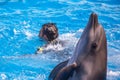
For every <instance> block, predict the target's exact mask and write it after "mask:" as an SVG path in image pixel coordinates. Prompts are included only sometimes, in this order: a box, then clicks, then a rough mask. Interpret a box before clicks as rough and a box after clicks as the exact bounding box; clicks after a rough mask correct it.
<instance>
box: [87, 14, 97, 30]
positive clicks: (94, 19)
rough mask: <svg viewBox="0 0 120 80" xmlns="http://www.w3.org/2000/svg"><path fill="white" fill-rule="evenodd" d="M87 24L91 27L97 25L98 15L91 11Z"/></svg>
mask: <svg viewBox="0 0 120 80" xmlns="http://www.w3.org/2000/svg"><path fill="white" fill-rule="evenodd" d="M88 25H89V27H93V28H95V27H97V25H98V16H97V14H96V13H94V12H93V13H92V14H91V15H90V18H89V22H88Z"/></svg>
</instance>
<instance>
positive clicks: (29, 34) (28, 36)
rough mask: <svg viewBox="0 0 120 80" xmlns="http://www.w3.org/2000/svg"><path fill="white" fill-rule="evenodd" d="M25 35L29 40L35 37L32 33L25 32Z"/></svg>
mask: <svg viewBox="0 0 120 80" xmlns="http://www.w3.org/2000/svg"><path fill="white" fill-rule="evenodd" d="M24 33H25V35H26V36H27V39H31V38H32V37H33V36H34V34H33V33H32V32H30V31H24Z"/></svg>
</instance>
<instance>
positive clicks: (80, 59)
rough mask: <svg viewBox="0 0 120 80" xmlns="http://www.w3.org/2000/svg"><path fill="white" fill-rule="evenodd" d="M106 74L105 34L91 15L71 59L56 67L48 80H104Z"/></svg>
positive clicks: (96, 18)
mask: <svg viewBox="0 0 120 80" xmlns="http://www.w3.org/2000/svg"><path fill="white" fill-rule="evenodd" d="M106 72H107V41H106V34H105V31H104V29H103V27H102V25H101V24H99V23H98V17H97V14H95V13H92V14H91V15H90V18H89V21H88V24H87V26H86V28H85V29H84V31H83V33H82V35H81V38H80V40H79V41H78V43H77V45H76V48H75V51H74V53H73V55H72V57H71V58H70V59H69V60H67V61H64V62H62V63H60V64H59V65H57V66H56V67H55V68H54V69H53V70H52V72H51V74H50V75H49V80H106Z"/></svg>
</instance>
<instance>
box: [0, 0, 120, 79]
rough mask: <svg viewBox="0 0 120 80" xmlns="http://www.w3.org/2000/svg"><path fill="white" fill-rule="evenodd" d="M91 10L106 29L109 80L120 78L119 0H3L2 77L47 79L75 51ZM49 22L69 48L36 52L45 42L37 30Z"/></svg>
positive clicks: (0, 26)
mask: <svg viewBox="0 0 120 80" xmlns="http://www.w3.org/2000/svg"><path fill="white" fill-rule="evenodd" d="M5 1H6V2H5ZM92 12H95V13H97V14H98V16H99V22H100V23H101V24H102V25H103V27H104V29H105V31H106V36H107V42H108V70H107V80H120V1H119V0H98V1H96V0H88V1H86V0H81V1H80V0H68V1H66V0H0V80H47V77H48V75H49V73H50V71H51V70H52V69H53V68H54V66H55V65H57V64H58V63H59V62H61V61H64V60H66V59H67V58H69V57H70V56H71V54H72V53H73V51H74V47H75V44H76V43H77V41H78V39H79V38H80V35H81V33H82V31H83V29H84V27H85V26H86V24H87V22H88V18H89V15H90V14H91V13H92ZM47 22H54V23H56V25H57V27H58V29H59V34H60V35H59V39H61V40H67V41H68V43H67V47H61V46H59V45H58V46H57V48H58V49H57V50H56V51H51V52H47V53H46V54H38V55H35V54H34V53H35V51H36V49H37V47H39V46H43V45H44V44H45V42H44V41H43V40H41V39H39V38H38V33H39V30H40V28H41V26H42V25H43V24H44V23H47ZM49 48H54V46H51V45H50V46H49V47H48V49H49ZM66 48H67V49H66ZM68 49H70V50H68ZM65 52H67V54H69V55H66V53H65ZM55 53H59V54H55Z"/></svg>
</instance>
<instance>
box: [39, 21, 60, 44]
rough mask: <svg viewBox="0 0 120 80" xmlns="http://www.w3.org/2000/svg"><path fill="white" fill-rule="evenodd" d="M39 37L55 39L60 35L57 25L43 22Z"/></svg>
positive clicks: (49, 39)
mask: <svg viewBox="0 0 120 80" xmlns="http://www.w3.org/2000/svg"><path fill="white" fill-rule="evenodd" d="M39 37H41V38H43V39H45V40H46V41H49V42H51V41H53V40H55V39H56V38H57V37H58V29H57V27H56V25H55V24H54V23H46V24H43V25H42V28H41V30H40V32H39Z"/></svg>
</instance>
